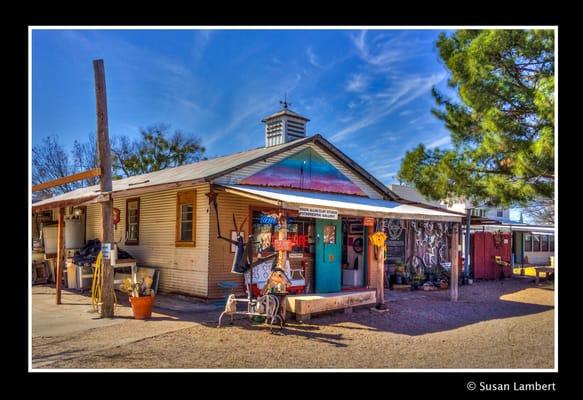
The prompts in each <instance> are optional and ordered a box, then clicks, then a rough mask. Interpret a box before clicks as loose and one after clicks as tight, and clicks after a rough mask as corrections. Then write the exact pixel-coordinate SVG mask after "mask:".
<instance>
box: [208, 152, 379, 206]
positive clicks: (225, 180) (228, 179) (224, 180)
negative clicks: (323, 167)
mask: <svg viewBox="0 0 583 400" xmlns="http://www.w3.org/2000/svg"><path fill="white" fill-rule="evenodd" d="M308 147H311V148H312V149H314V150H315V151H316V152H318V154H320V155H321V156H322V157H324V159H325V160H326V161H328V162H329V163H330V164H332V165H333V166H335V167H336V168H338V170H339V171H340V172H342V173H343V174H344V175H346V177H347V178H348V179H350V180H351V181H352V182H353V183H354V184H355V185H357V186H358V187H359V188H360V189H361V190H362V191H363V192H364V193H366V195H367V196H368V197H370V198H371V199H381V198H382V196H381V195H380V194H379V193H378V192H377V191H376V190H375V189H374V188H373V187H372V186H371V185H369V184H368V183H366V182H365V181H364V180H362V179H361V178H359V177H358V176H356V174H354V173H353V172H352V171H351V170H350V169H349V168H348V167H346V166H345V165H344V164H343V163H340V162H339V161H337V160H336V159H335V158H334V157H332V156H331V155H329V154H328V153H327V152H325V151H324V150H322V149H321V148H320V147H319V146H317V145H315V144H313V143H307V144H304V145H301V146H298V147H296V148H294V149H292V150H289V151H285V152H282V153H280V154H278V155H275V156H273V157H269V158H268V159H267V160H265V161H259V162H257V163H255V164H253V165H249V166H247V167H244V168H241V169H239V170H237V171H235V172H233V173H231V174H227V175H225V176H222V177H220V178H218V179H216V180H215V181H214V182H216V183H218V184H223V185H236V184H238V183H239V182H240V181H241V180H242V179H244V178H247V177H248V176H251V175H253V174H255V173H257V172H259V171H261V170H263V169H264V168H267V167H269V166H270V165H273V164H275V163H277V162H279V161H281V160H283V159H284V158H287V157H289V156H291V155H293V154H295V153H298V152H300V151H302V150H304V149H306V148H308Z"/></svg>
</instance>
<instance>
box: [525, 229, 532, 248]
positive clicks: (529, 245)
mask: <svg viewBox="0 0 583 400" xmlns="http://www.w3.org/2000/svg"><path fill="white" fill-rule="evenodd" d="M524 251H532V236H531V235H530V234H529V233H526V234H525V235H524Z"/></svg>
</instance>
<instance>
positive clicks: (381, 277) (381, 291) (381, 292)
mask: <svg viewBox="0 0 583 400" xmlns="http://www.w3.org/2000/svg"><path fill="white" fill-rule="evenodd" d="M377 249H378V258H377V306H376V308H377V309H378V310H384V309H386V308H387V306H386V305H385V246H384V245H383V246H380V247H377Z"/></svg>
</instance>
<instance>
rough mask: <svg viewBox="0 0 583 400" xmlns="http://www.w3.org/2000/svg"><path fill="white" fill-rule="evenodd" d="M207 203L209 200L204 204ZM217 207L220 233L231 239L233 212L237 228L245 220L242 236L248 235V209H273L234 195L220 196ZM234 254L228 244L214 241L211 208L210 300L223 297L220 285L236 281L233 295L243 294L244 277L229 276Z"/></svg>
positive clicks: (214, 215) (225, 194) (214, 222)
mask: <svg viewBox="0 0 583 400" xmlns="http://www.w3.org/2000/svg"><path fill="white" fill-rule="evenodd" d="M207 203H208V201H207ZM217 205H218V208H219V219H220V221H221V234H222V235H223V236H225V237H230V236H231V231H232V230H233V213H234V214H235V218H236V219H237V223H238V224H239V225H240V224H241V223H242V222H243V220H244V219H245V218H247V221H246V222H245V225H244V227H243V230H244V231H245V237H247V235H249V226H250V221H249V217H250V216H249V210H250V206H257V207H270V208H271V207H274V206H272V205H270V204H267V203H262V202H258V201H255V200H252V199H247V198H245V197H241V196H236V195H233V194H230V193H219V195H218V197H217ZM233 255H234V253H231V245H230V244H229V243H228V242H226V241H224V240H221V239H217V220H216V214H215V210H214V209H212V212H211V217H210V244H209V275H208V296H209V297H210V298H220V297H222V296H223V295H224V293H223V289H221V288H220V287H219V286H218V285H219V283H220V282H223V281H229V282H238V283H239V284H240V286H239V287H238V288H237V289H236V290H235V291H236V292H239V293H243V292H244V280H243V276H242V275H239V274H233V273H231V267H232V265H233Z"/></svg>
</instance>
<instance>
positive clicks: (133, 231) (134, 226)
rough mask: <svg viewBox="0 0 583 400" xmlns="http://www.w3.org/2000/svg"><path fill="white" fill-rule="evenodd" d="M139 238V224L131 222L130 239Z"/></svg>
mask: <svg viewBox="0 0 583 400" xmlns="http://www.w3.org/2000/svg"><path fill="white" fill-rule="evenodd" d="M137 239H138V224H130V225H129V232H128V240H137Z"/></svg>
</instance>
